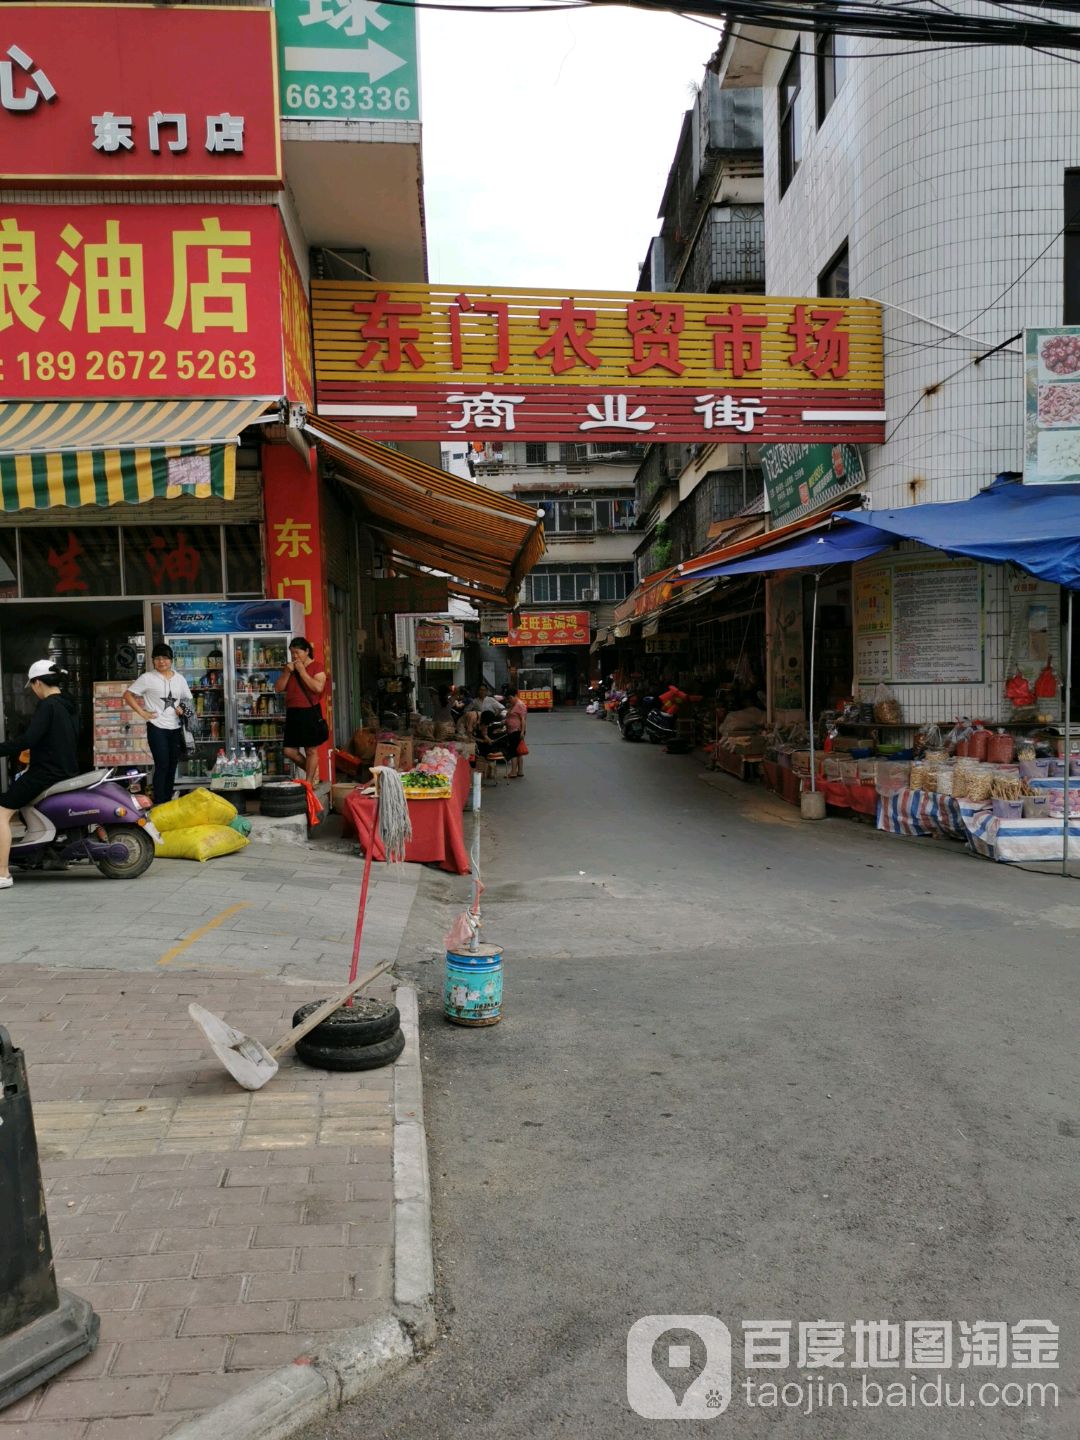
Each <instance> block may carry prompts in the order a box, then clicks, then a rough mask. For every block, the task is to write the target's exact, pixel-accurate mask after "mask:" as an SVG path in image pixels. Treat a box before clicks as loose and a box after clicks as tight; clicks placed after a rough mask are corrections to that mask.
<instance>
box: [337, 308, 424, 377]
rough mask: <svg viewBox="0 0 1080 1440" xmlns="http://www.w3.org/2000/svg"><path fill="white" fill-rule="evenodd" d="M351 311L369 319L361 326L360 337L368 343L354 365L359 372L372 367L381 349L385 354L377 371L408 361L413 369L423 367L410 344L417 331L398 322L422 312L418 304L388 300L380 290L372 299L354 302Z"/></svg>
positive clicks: (417, 352) (397, 367)
mask: <svg viewBox="0 0 1080 1440" xmlns="http://www.w3.org/2000/svg"><path fill="white" fill-rule="evenodd" d="M353 310H354V311H355V312H356V314H357V315H366V316H367V317H368V318H367V320H366V321H365V322H364V324H363V325H361V326H360V337H361V339H363V340H366V341H367V342H368V343H367V346H366V348H365V349H364V351H363V352H362V354H360V355H358V356H357V360H356V363H357V365H359V367H360V369H361V370H363V369H364V368H365V366H367V365H370V364H371V362H372V360H374V359H375V356H376V355H378V353H379V351H380V349H382V347H383V346H385V347H386V354H385V355H384V356H383V357H382V359H381V360H380V361H379V368H380V369H382V370H400V369H401V363H402V361H403V360H407V361H408V362H409V364H410V365H411V366H412V367H413V369H414V370H422V369H423V368H424V365H425V363H426V362H425V360H424V357H423V356H422V355H421V354H420V351H419V350H418V349H417V348H416V346H415V345H414V344H413V341H414V340H419V339H420V331H419V330H418V329H417V328H416V327H415V326H412V325H408V326H406V325H402V323H401V322H402V319H403V318H404V317H405V316H406V315H422V314H423V313H424V307H423V305H421V304H420V302H419V301H412V300H391V299H390V295H389V292H388V291H386V290H380V291H379V293H378V294H377V295H376V296H375V298H374V300H367V301H357V303H356V304H355V305H354V306H353Z"/></svg>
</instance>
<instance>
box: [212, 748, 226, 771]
mask: <svg viewBox="0 0 1080 1440" xmlns="http://www.w3.org/2000/svg"><path fill="white" fill-rule="evenodd" d="M211 773H212V774H214V775H224V774H225V751H224V750H219V751H218V752H217V759H216V760H215V761H214V768H213V771H212V772H211Z"/></svg>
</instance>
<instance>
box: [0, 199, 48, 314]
mask: <svg viewBox="0 0 1080 1440" xmlns="http://www.w3.org/2000/svg"><path fill="white" fill-rule="evenodd" d="M40 295H41V291H40V290H39V289H38V284H37V251H36V249H35V245H34V235H33V232H32V231H29V230H20V229H19V222H18V221H17V220H0V330H7V329H9V328H10V326H12V325H13V324H14V323H15V321H16V320H18V322H19V324H20V325H25V326H26V328H27V329H28V330H33V331H34V332H35V334H36V333H37V331H38V330H40V329H41V326H42V323H43V321H44V318H45V317H44V316H43V315H39V314H38V313H37V311H36V310H35V309H34V301H35V300H37V299H38V298H39V297H40Z"/></svg>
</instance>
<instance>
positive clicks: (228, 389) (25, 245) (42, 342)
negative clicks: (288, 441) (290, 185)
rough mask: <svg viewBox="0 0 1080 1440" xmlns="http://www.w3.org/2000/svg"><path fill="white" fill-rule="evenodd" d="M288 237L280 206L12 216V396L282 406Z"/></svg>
mask: <svg viewBox="0 0 1080 1440" xmlns="http://www.w3.org/2000/svg"><path fill="white" fill-rule="evenodd" d="M2 15H3V11H0V16H2ZM2 124H3V119H2V117H0V125H2ZM279 231H280V222H279V221H278V215H277V210H276V209H275V208H274V207H273V206H266V205H206V204H191V205H79V206H77V207H71V206H67V205H4V204H2V203H0V334H2V335H3V336H4V344H3V347H2V349H0V393H3V395H4V398H5V399H12V400H61V399H62V400H108V399H124V400H134V399H140V400H142V399H150V398H152V399H158V398H159V397H168V398H170V399H173V398H177V397H183V396H187V395H192V396H196V395H197V396H206V395H221V396H230V397H234V396H235V397H239V396H245V395H252V396H257V395H265V396H279V395H281V394H282V387H283V380H284V376H283V360H282V326H281V311H280V308H279V307H278V306H277V305H267V304H265V303H264V299H263V298H262V297H264V296H265V295H266V294H267V293H270V294H272V295H273V294H276V293H277V290H278V277H279V264H280V255H279Z"/></svg>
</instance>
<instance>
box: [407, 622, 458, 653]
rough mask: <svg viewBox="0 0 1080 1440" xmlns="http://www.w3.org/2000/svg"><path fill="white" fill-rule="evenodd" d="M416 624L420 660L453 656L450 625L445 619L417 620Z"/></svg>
mask: <svg viewBox="0 0 1080 1440" xmlns="http://www.w3.org/2000/svg"><path fill="white" fill-rule="evenodd" d="M415 625H416V656H417V659H418V660H449V659H450V658H451V657H452V654H453V651H452V648H451V643H450V626H449V625H448V624H447V623H446V622H445V621H444V620H417V621H416V622H415Z"/></svg>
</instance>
